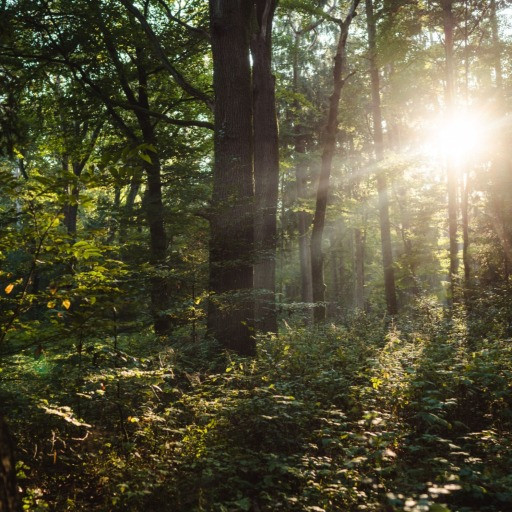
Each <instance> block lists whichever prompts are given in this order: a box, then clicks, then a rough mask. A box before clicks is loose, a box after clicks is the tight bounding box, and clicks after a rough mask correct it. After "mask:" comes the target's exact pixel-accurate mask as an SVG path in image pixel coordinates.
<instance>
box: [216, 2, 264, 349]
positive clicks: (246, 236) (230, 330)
mask: <svg viewBox="0 0 512 512" xmlns="http://www.w3.org/2000/svg"><path fill="white" fill-rule="evenodd" d="M251 12H252V2H251V1H249V0H238V1H232V2H225V1H223V0H210V23H211V41H212V53H213V87H214V91H215V135H214V151H215V163H214V169H213V194H212V212H211V219H210V278H209V286H210V291H211V299H210V304H209V309H208V330H209V332H210V333H211V334H212V336H214V337H215V338H216V339H217V340H218V341H219V342H220V343H221V344H222V345H223V346H224V347H225V348H228V349H232V350H235V351H237V352H238V353H240V354H245V355H252V354H254V353H255V350H256V346H255V340H254V310H255V303H254V294H253V257H254V184H253V159H252V157H253V148H252V141H253V132H252V86H251V68H250V63H249V41H250V36H251V34H250V25H251Z"/></svg>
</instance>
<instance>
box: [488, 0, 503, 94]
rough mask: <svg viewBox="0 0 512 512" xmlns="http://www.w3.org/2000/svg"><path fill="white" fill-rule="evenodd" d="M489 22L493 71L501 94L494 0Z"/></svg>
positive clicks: (499, 52)
mask: <svg viewBox="0 0 512 512" xmlns="http://www.w3.org/2000/svg"><path fill="white" fill-rule="evenodd" d="M490 7H491V9H490V14H489V16H490V22H491V38H492V46H493V57H494V58H493V60H494V73H495V83H496V88H497V89H498V92H499V93H500V95H501V92H502V91H503V66H502V64H501V41H500V34H499V30H498V16H497V12H496V0H491V5H490Z"/></svg>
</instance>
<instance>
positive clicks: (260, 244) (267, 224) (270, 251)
mask: <svg viewBox="0 0 512 512" xmlns="http://www.w3.org/2000/svg"><path fill="white" fill-rule="evenodd" d="M276 4H277V2H276V0H258V1H256V2H255V19H256V25H257V27H256V30H255V31H254V33H253V34H252V38H251V54H252V61H253V66H252V76H253V130H254V146H253V147H254V192H255V225H254V243H255V251H256V252H255V254H256V262H255V265H254V288H255V291H256V312H255V315H256V329H257V330H258V331H260V332H264V333H265V332H274V333H276V332H277V311H276V243H277V218H276V214H277V197H278V192H279V140H278V127H277V114H276V100H275V79H274V76H273V75H272V20H273V17H274V12H275V8H276Z"/></svg>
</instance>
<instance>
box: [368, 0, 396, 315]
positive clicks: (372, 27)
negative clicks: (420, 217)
mask: <svg viewBox="0 0 512 512" xmlns="http://www.w3.org/2000/svg"><path fill="white" fill-rule="evenodd" d="M366 26H367V29H368V48H369V63H370V79H371V90H372V115H373V140H374V147H375V157H376V159H377V162H378V163H379V162H382V160H383V159H384V136H383V131H382V113H381V107H380V77H379V68H378V65H377V27H376V24H375V17H374V13H373V1H372V0H366ZM377 191H378V193H379V217H380V238H381V246H382V264H383V267H384V291H385V295H386V306H387V311H388V313H389V314H390V315H396V314H397V313H398V303H397V300H396V288H395V271H394V269H393V251H392V246H391V227H390V221H389V197H388V183H387V178H386V175H385V172H384V170H383V169H377Z"/></svg>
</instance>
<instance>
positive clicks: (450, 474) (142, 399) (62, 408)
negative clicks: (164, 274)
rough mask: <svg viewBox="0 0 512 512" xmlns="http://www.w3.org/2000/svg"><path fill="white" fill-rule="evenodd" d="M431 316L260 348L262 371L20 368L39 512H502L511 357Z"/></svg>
mask: <svg viewBox="0 0 512 512" xmlns="http://www.w3.org/2000/svg"><path fill="white" fill-rule="evenodd" d="M423 309H424V311H425V313H424V314H423V316H420V315H419V314H418V313H416V316H415V317H414V315H411V316H406V315H404V316H403V317H402V318H400V319H399V320H398V321H397V322H396V323H393V324H391V325H389V326H386V325H385V324H383V323H381V321H379V320H377V319H375V318H371V317H367V316H364V315H363V316H360V317H359V318H356V319H354V321H353V322H352V323H349V324H347V325H346V326H344V327H340V326H338V327H336V326H334V325H331V326H326V327H324V328H322V329H314V330H313V329H304V328H303V329H293V330H289V331H288V332H285V333H283V335H282V336H281V337H280V338H275V337H268V338H262V339H260V340H259V355H258V357H257V358H256V359H254V360H251V359H241V358H237V357H235V356H234V355H226V356H222V357H221V356H219V355H217V356H215V357H212V355H213V354H215V353H217V354H218V352H217V350H216V349H215V347H214V345H211V344H208V343H206V342H203V343H201V344H195V345H192V346H191V345H189V344H186V345H182V344H178V345H174V346H173V347H172V348H171V347H169V346H165V345H162V344H161V342H160V341H159V340H157V339H155V338H154V337H152V336H151V335H146V336H141V335H137V336H133V335H122V336H120V337H119V338H118V339H115V338H113V337H112V336H110V337H108V338H99V339H92V338H91V339H87V340H86V341H85V342H84V350H82V351H81V352H78V353H77V351H76V347H74V346H73V345H72V344H71V343H68V344H67V349H66V347H58V348H57V347H54V348H51V349H50V348H49V349H48V350H46V351H45V353H44V354H43V355H42V356H40V357H39V358H37V359H36V358H35V356H34V355H33V354H32V353H31V352H29V351H25V352H23V353H22V354H19V355H16V356H12V357H11V358H10V359H9V360H8V364H7V366H6V367H5V368H4V371H3V375H2V377H3V380H2V391H1V393H2V399H3V403H4V404H12V405H11V407H13V408H15V410H16V411H17V412H16V414H14V409H12V411H11V417H12V418H13V423H14V429H15V431H16V432H17V436H18V445H19V446H20V448H21V449H20V461H19V462H18V468H19V476H20V484H21V485H22V487H23V489H24V492H25V497H24V503H25V508H26V509H28V510H45V509H57V510H134V511H135V510H183V511H185V510H198V511H199V510H212V511H213V510H218V511H223V510H233V511H235V510H241V511H242V510H290V511H291V510H293V511H297V510H304V511H320V510H326V511H335V510H373V511H380V510H396V511H400V510H404V511H422V510H425V511H426V510H432V511H442V510H451V511H467V512H470V511H475V512H476V511H477V510H478V511H484V510H485V511H489V512H490V511H496V512H497V511H504V510H506V509H507V508H508V507H509V506H510V504H511V503H512V492H511V489H512V487H511V484H512V482H511V481H510V474H509V471H508V468H509V467H510V464H511V462H512V452H511V450H510V446H511V444H510V441H511V426H512V415H511V412H510V411H511V410H512V409H511V407H512V391H511V388H510V382H511V380H512V350H511V348H510V342H509V340H507V339H503V338H501V337H500V336H498V335H496V334H494V333H489V338H488V339H482V338H481V337H480V336H475V337H472V336H471V334H470V333H469V331H468V325H467V323H466V321H465V319H464V318H461V317H459V318H457V319H455V320H451V319H450V320H447V319H445V318H444V314H443V311H442V310H440V309H437V308H432V307H429V306H427V305H425V306H424V308H423ZM418 310H419V308H418ZM427 320H428V321H427ZM419 326H424V327H419ZM42 397H45V398H42ZM14 418H15V419H14ZM36 425H37V427H36ZM490 459H492V461H493V462H492V464H491V463H489V460H490Z"/></svg>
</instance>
